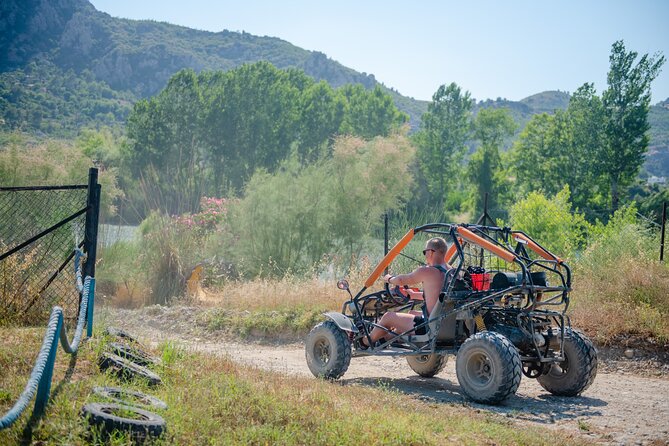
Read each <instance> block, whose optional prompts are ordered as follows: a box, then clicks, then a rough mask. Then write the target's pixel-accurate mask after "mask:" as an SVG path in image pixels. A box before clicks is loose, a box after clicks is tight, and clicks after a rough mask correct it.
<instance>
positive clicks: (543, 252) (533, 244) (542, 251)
mask: <svg viewBox="0 0 669 446" xmlns="http://www.w3.org/2000/svg"><path fill="white" fill-rule="evenodd" d="M512 234H513V236H514V237H516V238H519V239H521V240H523V241H524V242H526V243H527V246H528V247H529V248H530V249H531V250H532V251H534V252H536V253H537V254H539V255H540V256H541V257H543V258H544V259H546V260H557V262H558V263H562V259H560V258H559V257H557V256H556V255H554V254H552V253H550V252H548V251H546V250H545V249H544V248H542V247H541V246H539V245H537V243H536V242H535V241H534V240H532V239H531V238H529V237H528V236H526V235H525V234H522V233H520V232H512Z"/></svg>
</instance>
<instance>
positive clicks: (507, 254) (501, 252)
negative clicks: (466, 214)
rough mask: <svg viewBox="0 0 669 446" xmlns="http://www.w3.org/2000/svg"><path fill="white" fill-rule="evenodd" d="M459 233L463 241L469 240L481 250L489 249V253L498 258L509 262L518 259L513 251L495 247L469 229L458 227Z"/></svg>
mask: <svg viewBox="0 0 669 446" xmlns="http://www.w3.org/2000/svg"><path fill="white" fill-rule="evenodd" d="M458 233H459V234H460V236H461V237H462V238H463V239H465V240H469V241H470V242H472V243H476V244H477V245H479V246H480V247H481V248H484V249H487V250H488V251H490V252H492V253H493V254H495V255H496V256H497V257H499V258H501V259H503V260H506V261H507V262H513V261H514V260H515V258H516V255H515V254H514V253H512V252H511V251H507V250H506V249H504V248H502V247H500V246H497V245H495V244H494V243H492V242H490V241H488V240H486V239H484V238H483V237H480V236H478V235H476V234H474V233H473V232H472V231H470V230H469V229H467V228H463V227H462V226H458Z"/></svg>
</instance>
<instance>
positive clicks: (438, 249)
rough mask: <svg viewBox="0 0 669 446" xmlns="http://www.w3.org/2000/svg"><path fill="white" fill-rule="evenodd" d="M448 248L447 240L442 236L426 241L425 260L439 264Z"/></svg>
mask: <svg viewBox="0 0 669 446" xmlns="http://www.w3.org/2000/svg"><path fill="white" fill-rule="evenodd" d="M446 250H447V245H446V241H445V240H444V239H443V238H441V237H434V238H431V239H430V240H428V241H427V243H425V249H424V250H423V254H424V255H425V260H426V261H427V262H428V263H430V264H439V263H442V262H443V261H444V256H445V255H446Z"/></svg>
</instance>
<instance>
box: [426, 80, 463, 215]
mask: <svg viewBox="0 0 669 446" xmlns="http://www.w3.org/2000/svg"><path fill="white" fill-rule="evenodd" d="M473 102H474V101H473V100H472V99H471V95H470V94H469V92H468V91H465V92H463V91H462V90H461V88H460V87H459V86H458V85H457V84H455V83H451V84H450V85H448V86H446V85H442V86H440V87H439V88H438V89H437V91H436V92H435V93H434V95H433V96H432V102H431V103H430V104H428V106H427V112H425V113H424V114H423V116H422V118H421V125H420V130H419V131H418V133H417V134H416V137H415V141H416V144H417V146H418V151H417V157H418V163H419V166H420V170H421V172H422V174H423V176H424V177H425V179H426V180H427V185H428V190H429V191H430V194H431V195H432V197H433V198H436V200H437V201H438V202H439V204H440V206H442V207H443V203H444V199H445V196H446V194H447V189H448V187H449V186H450V185H452V184H454V180H455V179H456V177H457V175H456V174H457V172H458V171H459V170H460V163H461V161H462V158H463V156H464V154H465V151H466V147H465V141H466V140H467V137H468V136H469V132H470V126H471V108H472V105H473Z"/></svg>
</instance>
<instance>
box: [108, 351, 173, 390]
mask: <svg viewBox="0 0 669 446" xmlns="http://www.w3.org/2000/svg"><path fill="white" fill-rule="evenodd" d="M98 364H99V365H100V369H101V370H107V369H110V370H111V371H113V372H114V374H116V376H118V377H119V378H121V379H123V380H133V379H144V380H146V381H147V382H148V384H149V385H151V386H155V385H157V384H161V383H162V380H161V379H160V376H158V375H157V374H156V373H154V372H152V371H151V370H149V369H147V368H146V367H142V366H141V365H139V364H135V363H134V362H132V361H129V360H127V359H125V358H121V357H120V356H118V355H115V354H113V353H109V352H103V353H102V354H101V355H100V358H99V360H98Z"/></svg>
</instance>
